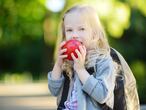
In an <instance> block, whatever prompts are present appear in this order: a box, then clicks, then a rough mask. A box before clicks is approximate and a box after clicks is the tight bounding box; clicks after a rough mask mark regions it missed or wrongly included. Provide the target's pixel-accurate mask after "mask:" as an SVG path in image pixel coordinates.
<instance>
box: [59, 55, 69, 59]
mask: <svg viewBox="0 0 146 110" xmlns="http://www.w3.org/2000/svg"><path fill="white" fill-rule="evenodd" d="M59 58H62V59H64V58H67V55H60V56H59Z"/></svg>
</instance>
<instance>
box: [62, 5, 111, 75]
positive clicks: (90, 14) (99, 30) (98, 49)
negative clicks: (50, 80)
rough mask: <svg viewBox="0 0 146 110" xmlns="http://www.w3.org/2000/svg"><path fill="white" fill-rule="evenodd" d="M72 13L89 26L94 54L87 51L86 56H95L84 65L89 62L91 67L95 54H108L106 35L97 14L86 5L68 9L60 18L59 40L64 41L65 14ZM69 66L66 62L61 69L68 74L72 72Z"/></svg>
mask: <svg viewBox="0 0 146 110" xmlns="http://www.w3.org/2000/svg"><path fill="white" fill-rule="evenodd" d="M72 12H79V14H80V15H81V16H80V17H82V18H83V19H85V20H86V21H87V23H89V25H90V26H91V29H92V35H93V36H92V38H91V39H92V40H91V41H92V42H91V44H92V45H91V46H92V48H91V50H93V51H94V52H88V51H87V54H88V53H89V54H88V58H89V59H90V58H92V57H93V56H95V57H93V58H92V59H93V60H92V61H89V59H88V58H87V60H86V64H85V65H88V63H89V62H90V66H91V65H92V66H93V65H94V64H95V62H93V61H95V59H96V58H97V57H96V56H97V55H96V53H97V54H100V55H99V56H101V55H105V54H107V53H109V51H110V47H109V44H108V40H107V37H106V34H105V32H104V29H103V27H102V25H101V23H100V20H99V17H98V15H97V12H96V10H95V9H94V8H93V7H91V6H88V5H76V6H73V7H72V8H70V9H68V10H67V11H66V12H65V14H64V16H63V18H62V22H61V28H62V29H61V31H62V32H61V36H60V37H61V39H60V40H65V39H66V36H65V26H64V19H65V17H66V15H67V14H69V13H72ZM91 54H95V55H91ZM71 65H72V63H71V62H68V61H66V62H65V63H64V65H63V68H64V69H65V70H67V71H68V72H70V71H71V70H72V69H71Z"/></svg>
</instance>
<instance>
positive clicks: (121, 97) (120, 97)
mask: <svg viewBox="0 0 146 110" xmlns="http://www.w3.org/2000/svg"><path fill="white" fill-rule="evenodd" d="M110 55H111V57H112V59H113V61H115V62H117V63H118V64H119V65H121V61H120V59H119V57H118V55H117V53H116V52H115V50H114V49H113V48H110ZM86 70H87V71H88V73H89V74H90V75H92V74H93V73H94V72H95V70H94V67H91V68H88V69H86ZM118 74H120V75H121V76H123V74H122V72H120V73H118ZM63 75H64V77H65V81H64V87H63V92H62V97H61V101H60V103H59V106H58V108H57V110H62V109H64V108H65V105H64V102H65V101H66V99H67V96H68V91H69V83H70V80H69V77H68V76H67V75H66V73H65V72H63ZM116 83H117V86H116V87H115V89H114V100H116V101H114V108H113V110H127V107H126V106H125V105H126V99H125V94H124V80H123V79H122V80H121V78H120V77H116ZM98 104H99V106H100V107H101V108H102V110H112V109H111V108H110V107H109V106H108V105H106V103H104V104H100V103H98Z"/></svg>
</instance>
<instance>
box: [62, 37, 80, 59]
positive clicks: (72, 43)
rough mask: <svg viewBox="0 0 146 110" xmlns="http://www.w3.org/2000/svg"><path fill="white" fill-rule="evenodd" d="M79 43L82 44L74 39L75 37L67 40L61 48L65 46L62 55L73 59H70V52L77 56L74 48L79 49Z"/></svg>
mask: <svg viewBox="0 0 146 110" xmlns="http://www.w3.org/2000/svg"><path fill="white" fill-rule="evenodd" d="M80 45H82V44H81V42H80V41H78V40H75V39H71V40H68V41H67V42H66V43H65V44H64V46H63V48H66V49H67V51H66V52H64V53H63V54H64V55H68V56H67V58H66V59H68V60H73V59H72V56H71V53H73V54H74V55H75V57H76V58H78V56H77V54H76V52H75V50H76V49H78V50H79V46H80Z"/></svg>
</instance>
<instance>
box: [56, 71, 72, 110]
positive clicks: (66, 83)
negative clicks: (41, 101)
mask: <svg viewBox="0 0 146 110" xmlns="http://www.w3.org/2000/svg"><path fill="white" fill-rule="evenodd" d="M63 75H64V77H65V81H64V86H63V92H62V96H61V100H60V103H59V106H58V108H57V110H63V109H65V105H64V102H65V101H66V99H67V96H68V91H69V84H70V80H69V77H68V76H67V75H66V72H65V71H64V72H63Z"/></svg>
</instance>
